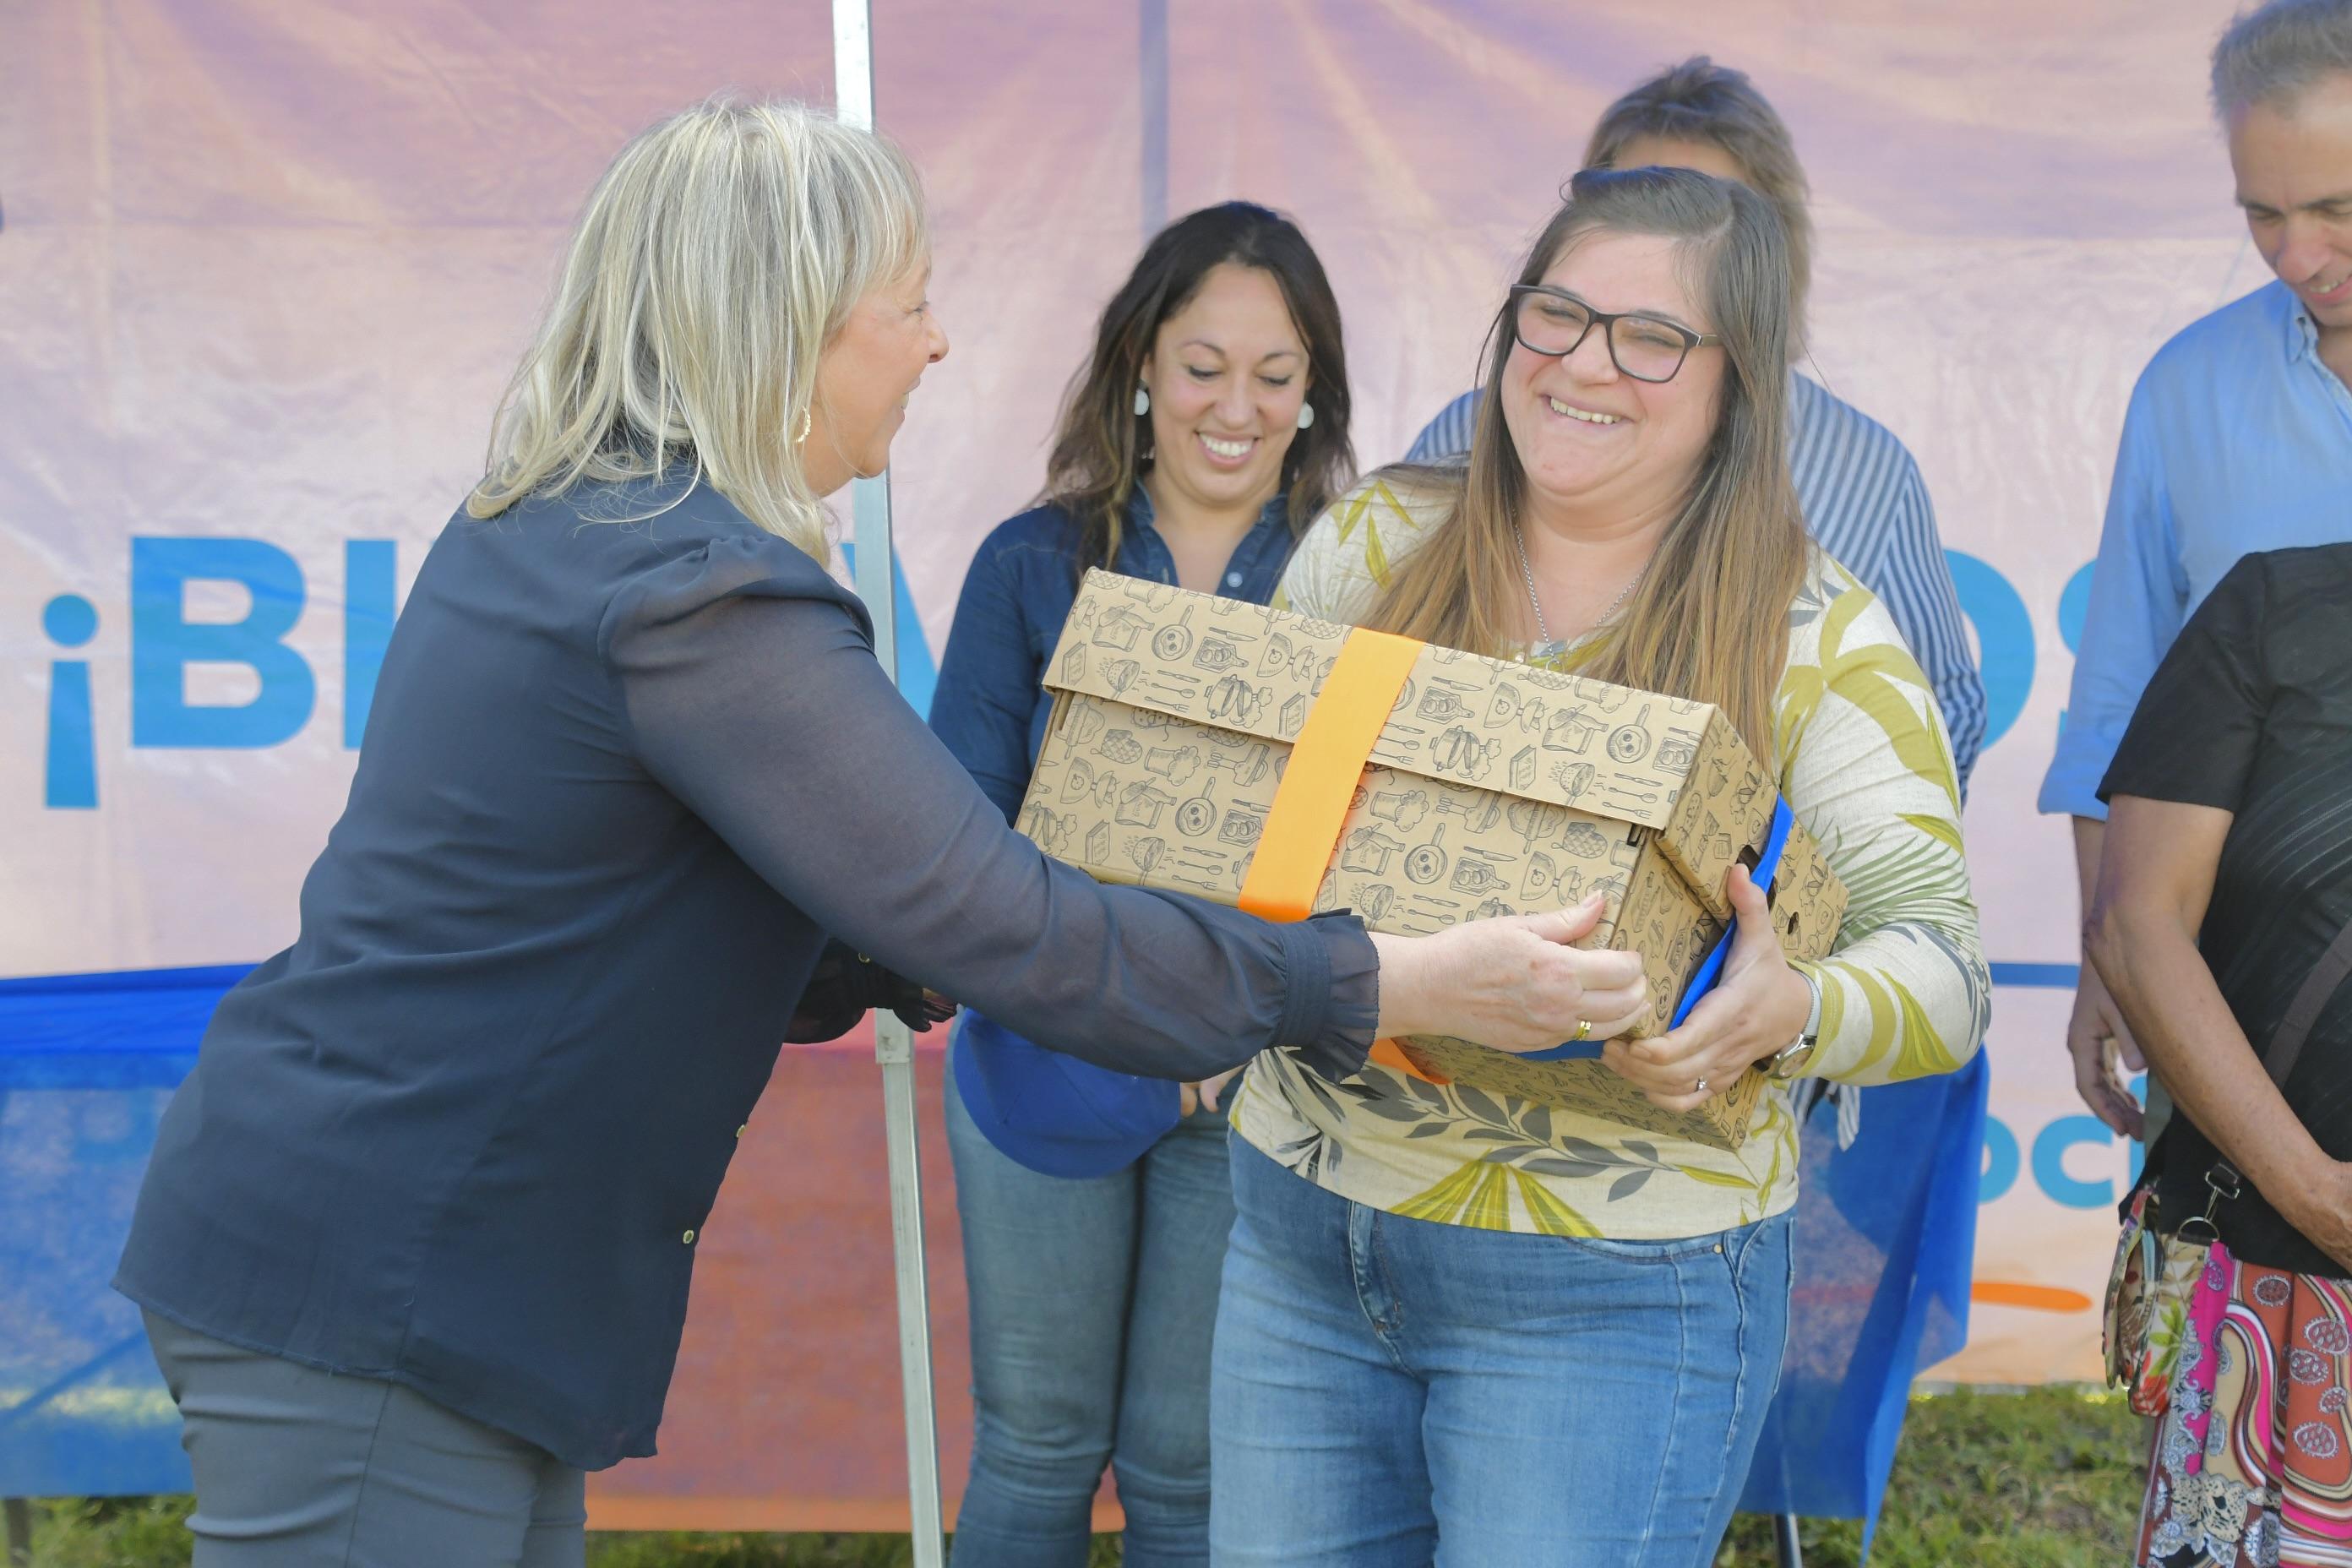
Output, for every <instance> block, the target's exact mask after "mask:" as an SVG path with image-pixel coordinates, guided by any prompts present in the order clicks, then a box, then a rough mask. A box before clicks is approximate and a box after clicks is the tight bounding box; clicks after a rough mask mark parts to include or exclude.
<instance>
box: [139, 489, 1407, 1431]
mask: <svg viewBox="0 0 2352 1568" xmlns="http://www.w3.org/2000/svg"><path fill="white" fill-rule="evenodd" d="M681 489H685V487H683V486H681V485H675V484H674V485H672V486H670V487H668V488H667V489H661V490H657V491H639V492H635V493H625V492H620V491H615V490H613V489H600V488H594V487H590V488H585V489H580V490H576V491H574V492H572V493H571V494H569V495H566V496H564V497H562V498H558V499H554V500H539V501H534V502H532V503H530V504H528V505H525V506H521V507H518V508H516V509H514V510H510V511H509V512H508V513H506V514H505V515H503V516H501V517H499V518H498V519H495V520H493V521H488V522H481V521H473V520H471V519H468V518H467V517H466V516H465V515H464V513H462V512H460V513H459V514H458V515H457V517H456V518H454V519H453V520H452V521H451V522H450V524H449V525H448V527H447V528H446V529H445V530H444V531H443V532H442V535H441V537H440V539H439V541H438V542H436V544H435V545H434V547H433V549H432V551H431V552H429V554H428V555H427V556H426V558H425V563H424V566H423V568H422V569H421V571H420V572H419V574H418V576H417V579H416V583H415V587H414V588H413V589H412V590H411V592H410V595H409V599H408V603H407V605H406V608H405V609H404V612H403V614H402V615H401V617H400V621H399V624H398V626H397V627H396V628H395V630H394V634H393V638H392V643H391V647H390V648H389V649H388V651H387V653H386V657H385V659H384V663H383V671H382V675H381V677H380V679H379V681H378V684H377V688H376V695H375V701H374V706H373V709H372V710H371V712H370V715H369V719H368V727H367V734H366V743H365V746H364V749H363V750H362V752H361V756H360V761H359V766H358V770H357V773H356V775H355V777H354V778H353V780H352V793H351V798H350V801H349V803H348V804H347V805H346V806H345V808H344V812H343V816H342V817H341V820H340V821H339V822H338V823H337V824H336V825H335V827H334V829H333V831H332V833H331V835H330V836H329V838H328V842H327V847H326V848H325V850H324V852H323V853H321V854H320V857H319V859H318V861H317V863H316V864H315V865H314V866H313V867H312V868H311V869H310V875H309V877H308V878H307V879H306V880H305V881H304V883H303V887H302V895H301V929H300V934H299V937H298V938H297V940H296V942H295V944H294V945H293V946H292V947H291V948H289V950H287V951H286V952H281V953H279V954H278V955H277V956H276V957H275V958H272V959H271V960H269V962H268V963H265V964H263V965H262V966H261V967H260V968H259V969H258V970H257V971H256V972H255V973H253V975H252V976H251V977H250V978H248V979H247V981H246V982H245V983H244V984H241V985H239V986H238V987H237V988H236V990H235V991H233V992H231V993H230V994H229V995H228V996H227V998H226V1000H225V1001H224V1002H223V1003H222V1005H221V1006H220V1009H219V1011H218V1013H217V1014H216V1015H215V1017H214V1019H213V1022H212V1026H211V1028H210V1029H209V1030H208V1032H207V1033H206V1035H205V1041H204V1045H203V1048H202V1051H201V1053H200V1055H199V1057H198V1059H197V1063H196V1067H195V1070H194V1073H193V1074H192V1075H191V1076H190V1077H189V1079H188V1080H187V1082H186V1084H185V1085H184V1087H183V1088H182V1089H181V1090H180V1092H179V1094H178V1096H177V1097H176V1098H175V1099H174V1100H173V1103H172V1106H171V1109H170V1110H169V1111H168V1112H167V1113H166V1114H165V1116H164V1118H163V1125H162V1127H161V1129H160V1131H159V1133H158V1136H157V1140H156V1146H155V1153H154V1158H153V1162H152V1165H151V1166H150V1168H149V1171H148V1174H147V1178H146V1182H145V1184H144V1186H143V1187H142V1191H141V1194H140V1200H139V1207H138V1212H137V1215H136V1216H135V1218H134V1220H133V1222H132V1226H131V1239H130V1243H129V1246H128V1247H127V1248H126V1250H125V1252H124V1254H123V1258H122V1263H121V1268H120V1270H119V1272H118V1274H117V1276H116V1279H115V1283H116V1285H117V1287H118V1288H119V1289H121V1290H122V1291H123V1292H124V1293H125V1294H127V1295H129V1296H130V1297H131V1298H132V1299H133V1300H137V1301H139V1302H140V1303H142V1305H144V1306H146V1307H148V1308H150V1309H152V1310H155V1311H158V1312H160V1313H162V1314H163V1315H164V1316H166V1317H168V1318H171V1319H173V1320H175V1321H179V1322H181V1323H184V1324H185V1325H186V1326H188V1327H190V1328H193V1329H195V1330H197V1331H201V1332H204V1333H207V1334H210V1335H213V1336H214V1337H215V1338H218V1339H222V1340H226V1341H228V1342H232V1343H236V1344H239V1345H243V1346H246V1347H248V1348H251V1349H255V1350H260V1351H264V1352H270V1353H274V1354H278V1355H282V1356H285V1357H287V1358H288V1359H289V1360H293V1361H298V1362H301V1363H306V1364H309V1365H313V1366H319V1367H323V1368H327V1369H330V1370H332V1371H336V1372H341V1373H352V1374H356V1375H362V1376H370V1377H380V1378H387V1379H390V1380H392V1381H394V1382H397V1383H400V1384H405V1385H407V1386H409V1387H411V1388H414V1389H415V1390H416V1391H417V1392H419V1393H420V1394H424V1395H425V1396H426V1397H428V1398H431V1399H434V1400H436V1401H437V1402H439V1403H441V1404H443V1405H446V1406H448V1407H449V1408H451V1409H453V1410H456V1411H457V1412H458V1413H459V1414H461V1415H468V1416H471V1417H473V1418H474V1419H477V1420H479V1421H483V1422H487V1423H488V1424H490V1425H492V1426H499V1427H501V1428H503V1429H505V1430H507V1431H509V1432H512V1433H514V1434H516V1435H518V1436H521V1437H524V1438H526V1439H528V1440H530V1441H531V1442H533V1443H536V1444H539V1445H540V1446H541V1447H545V1448H546V1449H548V1450H549V1451H551V1453H553V1454H554V1455H555V1456H556V1457H557V1458H561V1459H562V1460H564V1461H565V1462H567V1463H570V1464H573V1465H578V1466H581V1467H583V1468H601V1467H604V1466H606V1465H610V1464H613V1463H614V1462H616V1461H617V1460H619V1459H622V1458H629V1457H634V1456H642V1455H646V1454H651V1453H652V1452H653V1451H654V1432H655V1428H656V1426H657V1425H658V1423H659V1421H660V1417H661V1410H662V1402H663V1398H664V1395H665V1394H666V1393H667V1388H668V1384H669V1378H670V1372H671V1368H672V1365H673V1363H674V1362H675V1360H676V1357H677V1343H678V1336H679V1331H680V1330H681V1328H682V1326H683V1324H684V1321H685V1316H686V1300H687V1288H688V1279H689V1276H690V1274H691V1272H692V1268H693V1258H694V1250H695V1244H696V1241H697V1239H698V1237H699V1236H700V1234H701V1230H702V1226H703V1224H704V1221H705V1219H706V1218H707V1216H708V1215H709V1211H710V1206H711V1203H712V1200H713V1198H714V1197H715V1196H716V1194H717V1193H718V1189H719V1179H720V1177H721V1176H722V1175H723V1174H724V1173H725V1172H726V1169H727V1163H728V1161H729V1159H730V1157H731V1156H732V1155H733V1153H734V1151H735V1147H736V1139H737V1138H738V1136H739V1135H740V1131H741V1129H742V1127H743V1124H744V1122H745V1121H746V1120H747V1119H748V1117H749V1116H750V1114H751V1107H752V1104H753V1102H754V1101H755V1100H758V1098H759V1095H760V1091H761V1089H762V1088H764V1087H765V1086H766V1084H767V1081H768V1077H769V1073H770V1071H771V1069H772V1067H773V1065H774V1061H775V1058H776V1052H777V1045H778V1042H779V1041H780V1040H781V1039H782V1038H783V1037H784V1035H785V1032H786V1029H787V1028H788V1026H790V1023H791V1019H792V1016H793V1012H794V1009H795V1005H796V1004H798V1003H799V1002H800V1000H801V998H802V993H803V988H804V986H805V985H806V984H807V982H808V978H809V975H810V972H811V969H812V966H813V965H814V963H815V961H816V959H817V957H818V954H819V952H820V951H821V950H822V949H823V948H824V945H825V943H826V941H827V938H828V935H830V936H832V937H835V938H838V939H840V940H842V941H844V942H848V943H850V944H852V945H853V946H855V947H856V949H858V950H859V951H861V952H867V953H871V954H872V955H873V956H874V957H875V958H876V959H877V961H878V962H881V963H887V965H889V966H890V967H891V968H893V969H896V970H898V971H899V972H900V973H905V974H907V975H908V976H910V977H912V978H915V979H918V980H920V981H922V982H924V983H926V984H929V985H931V986H933V987H935V988H936V989H938V990H940V991H941V992H944V993H945V994H949V995H951V996H954V997H956V998H958V999H959V1000H961V1001H964V1002H968V1003H971V1004H972V1005H977V1006H980V1007H982V1008H984V1009H986V1010H987V1012H989V1013H990V1014H991V1015H992V1016H996V1017H998V1018H1001V1019H1003V1020H1004V1021H1005V1022H1006V1023H1007V1024H1008V1025H1010V1026H1013V1027H1014V1028H1017V1029H1019V1030H1020V1031H1021V1032H1022V1033H1023V1034H1024V1035H1027V1036H1029V1037H1033V1038H1034V1039H1037V1040H1040V1041H1043V1042H1045V1043H1047V1044H1049V1045H1052V1046H1055V1047H1059V1048H1062V1049H1066V1050H1068V1051H1070V1052H1072V1053H1073V1054H1076V1055H1078V1056H1081V1057H1085V1058H1089V1059H1093V1060H1097V1061H1102V1062H1104V1063H1105V1065H1108V1066H1115V1067H1118V1068H1124V1069H1126V1070H1129V1071H1138V1072H1146V1073H1151V1074H1155V1075H1159V1076H1164V1077H1167V1078H1171V1079H1197V1078H1202V1077H1205V1076H1207V1075H1209V1074H1211V1073H1214V1072H1219V1071H1222V1070H1223V1069H1224V1068H1230V1067H1234V1066H1235V1065H1237V1064H1239V1063H1241V1062H1244V1061H1246V1060H1247V1059H1248V1058H1250V1057H1251V1056H1253V1055H1254V1054H1255V1053H1256V1052H1257V1051H1258V1050H1260V1049H1263V1048H1265V1047H1269V1046H1287V1047H1294V1048H1297V1049H1299V1050H1300V1051H1301V1052H1302V1054H1304V1055H1305V1056H1307V1058H1308V1059H1310V1060H1312V1061H1314V1062H1315V1063H1316V1066H1317V1070H1318V1072H1320V1073H1322V1074H1323V1075H1325V1076H1327V1077H1335V1078H1336V1077H1342V1076H1346V1075H1347V1074H1349V1073H1350V1072H1353V1071H1356V1070H1359V1069H1360V1068H1361V1065H1362V1062H1363V1058H1364V1054H1365V1051H1366V1049H1367V1047H1369V1046H1370V1040H1371V1036H1372V1029H1373V1024H1374V1020H1375V1014H1376V1011H1377V1005H1376V1004H1377V996H1376V974H1375V969H1376V960H1375V957H1374V954H1373V951H1372V947H1371V942H1370V939H1369V938H1368V937H1367V936H1366V935H1365V934H1364V932H1363V931H1362V928H1361V926H1360V924H1358V923H1357V922H1355V921H1351V920H1346V919H1338V920H1333V919H1324V920H1318V921H1307V922H1304V923H1302V924H1298V925H1287V926H1283V925H1270V924H1267V923H1265V922H1264V921H1257V920H1255V919H1252V918H1250V917H1248V916H1246V915H1243V914H1240V913H1239V912H1237V911H1234V910H1224V909H1220V908H1217V907H1215V906H1213V905H1210V904H1206V903H1202V902H1199V901H1197V900H1191V899H1187V898H1183V897H1180V896H1176V895H1171V894H1163V893H1156V892H1150V891H1145V890H1142V889H1119V888H1106V887H1101V886H1098V885H1097V884H1096V883H1095V882H1094V881H1093V880H1092V879H1089V878H1088V877H1087V876H1086V875H1085V874H1084V873H1083V872H1080V871H1076V870H1074V869H1072V868H1068V867H1065V866H1060V865H1056V864H1055V863H1054V862H1051V861H1049V860H1047V859H1046V858H1045V857H1043V856H1042V855H1040V854H1039V853H1038V852H1037V850H1036V848H1035V847H1034V846H1032V845H1031V844H1030V843H1029V842H1028V841H1027V840H1026V839H1024V838H1022V837H1018V836H1017V835H1015V834H1013V832H1012V831H1011V830H1010V829H1009V828H1008V826H1006V823H1005V820H1004V816H1003V812H1002V811H1001V810H999V809H998V808H997V806H996V805H993V804H992V802H991V801H990V800H989V799H988V798H986V797H984V796H983V795H982V794H981V793H980V791H979V790H977V789H975V788H974V787H973V785H972V784H971V779H970V778H969V777H968V776H967V774H966V773H965V772H964V770H963V768H962V767H961V766H960V765H959V764H958V763H957V762H956V761H955V759H954V758H953V757H951V756H950V755H949V753H948V752H947V750H946V749H945V748H944V747H942V746H941V745H940V743H939V742H937V741H936V740H934V739H933V738H932V736H931V734H930V732H929V731H928V730H927V729H925V728H924V726H923V724H922V722H921V721H919V719H917V718H916V716H915V714H914V713H913V711H912V710H909V709H908V707H907V706H906V704H905V703H904V702H903V701H902V700H899V698H898V694H897V693H896V691H894V690H893V689H891V687H890V685H889V683H888V682H887V680H885V679H884V678H883V676H882V673H881V670H880V667H879V666H878V665H877V664H876V662H875V660H874V658H873V647H872V640H871V637H872V634H871V629H870V627H869V626H868V624H867V622H866V615H865V611H864V609H863V608H862V606H861V605H859V604H858V602H857V600H856V598H855V597H854V596H853V595H850V594H849V593H848V592H846V591H845V590H844V589H843V588H842V587H841V586H840V585H839V584H836V583H835V582H834V581H833V579H832V578H831V577H829V576H828V575H826V574H825V573H824V571H823V570H822V569H821V568H820V567H819V565H818V564H817V563H816V562H814V561H813V560H811V559H810V558H809V557H808V556H807V555H806V554H805V553H803V552H801V551H800V550H798V549H796V548H794V547H793V545H791V544H790V543H788V542H785V541H783V540H782V539H780V538H777V537H776V536H774V535H772V534H769V533H767V532H765V531H761V529H759V528H758V527H756V526H755V525H753V524H752V523H751V521H749V520H747V519H746V518H745V517H744V516H743V515H742V513H741V512H740V511H739V510H736V508H735V507H733V506H732V505H730V503H729V502H728V501H727V500H725V499H724V498H722V497H720V496H719V495H717V494H716V493H714V492H713V491H712V490H710V489H709V488H708V487H707V486H704V487H697V488H693V489H688V490H687V491H686V493H685V494H684V497H683V499H682V500H678V499H677V497H678V494H679V491H680V490H681ZM670 500H675V501H676V504H674V505H671V506H669V507H668V509H667V510H663V511H661V512H660V514H659V515H658V516H657V517H655V518H653V519H651V520H649V521H613V520H614V519H616V518H623V517H630V516H635V515H636V514H638V513H642V512H644V511H646V510H648V509H650V508H652V507H656V506H660V505H661V504H662V503H663V502H665V501H670ZM1106 1041H1108V1042H1117V1044H1116V1047H1105V1046H1104V1045H1102V1044H1101V1042H1106Z"/></svg>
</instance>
